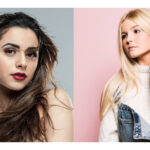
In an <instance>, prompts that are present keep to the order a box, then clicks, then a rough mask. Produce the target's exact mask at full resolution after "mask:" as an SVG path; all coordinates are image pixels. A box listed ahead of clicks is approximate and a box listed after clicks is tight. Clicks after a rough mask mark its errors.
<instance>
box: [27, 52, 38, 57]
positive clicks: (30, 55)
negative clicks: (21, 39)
mask: <svg viewBox="0 0 150 150" xmlns="http://www.w3.org/2000/svg"><path fill="white" fill-rule="evenodd" d="M27 56H28V57H31V58H33V57H37V54H36V53H35V52H33V53H29V54H27Z"/></svg>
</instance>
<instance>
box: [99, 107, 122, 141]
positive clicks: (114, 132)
mask: <svg viewBox="0 0 150 150" xmlns="http://www.w3.org/2000/svg"><path fill="white" fill-rule="evenodd" d="M115 115H116V114H115V112H114V111H113V109H111V110H109V111H108V112H107V114H106V116H105V117H104V118H103V120H102V121H101V125H100V134H99V141H100V142H119V136H118V129H117V121H116V118H115Z"/></svg>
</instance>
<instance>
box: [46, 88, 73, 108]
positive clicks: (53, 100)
mask: <svg viewBox="0 0 150 150" xmlns="http://www.w3.org/2000/svg"><path fill="white" fill-rule="evenodd" d="M46 96H47V100H48V104H49V105H58V106H64V105H66V106H68V107H72V102H71V99H70V96H69V95H68V93H67V92H66V91H65V90H63V89H56V91H55V90H54V89H51V90H49V91H48V92H47V95H46Z"/></svg>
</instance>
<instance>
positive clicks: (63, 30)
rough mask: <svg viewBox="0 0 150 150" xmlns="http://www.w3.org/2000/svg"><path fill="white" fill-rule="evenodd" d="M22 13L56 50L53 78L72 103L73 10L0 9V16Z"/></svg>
mask: <svg viewBox="0 0 150 150" xmlns="http://www.w3.org/2000/svg"><path fill="white" fill-rule="evenodd" d="M17 11H22V12H24V13H26V14H28V15H30V16H32V17H34V18H35V19H36V20H37V21H38V22H39V24H40V25H41V26H42V27H44V31H45V32H46V33H47V34H48V35H49V37H50V38H51V39H52V40H53V42H54V44H55V45H56V47H57V49H58V51H59V52H58V64H56V65H55V69H54V76H55V80H56V82H57V85H58V87H59V88H62V89H64V90H65V91H66V92H67V93H68V94H69V95H70V97H71V99H72V102H73V9H72V8H0V14H3V13H8V12H17Z"/></svg>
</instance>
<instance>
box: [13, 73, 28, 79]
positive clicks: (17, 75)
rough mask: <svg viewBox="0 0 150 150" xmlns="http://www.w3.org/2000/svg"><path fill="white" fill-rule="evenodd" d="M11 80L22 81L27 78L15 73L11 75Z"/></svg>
mask: <svg viewBox="0 0 150 150" xmlns="http://www.w3.org/2000/svg"><path fill="white" fill-rule="evenodd" d="M12 76H13V78H14V79H16V80H24V79H25V78H26V77H27V76H26V74H24V73H21V72H16V73H14V74H12Z"/></svg>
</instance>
